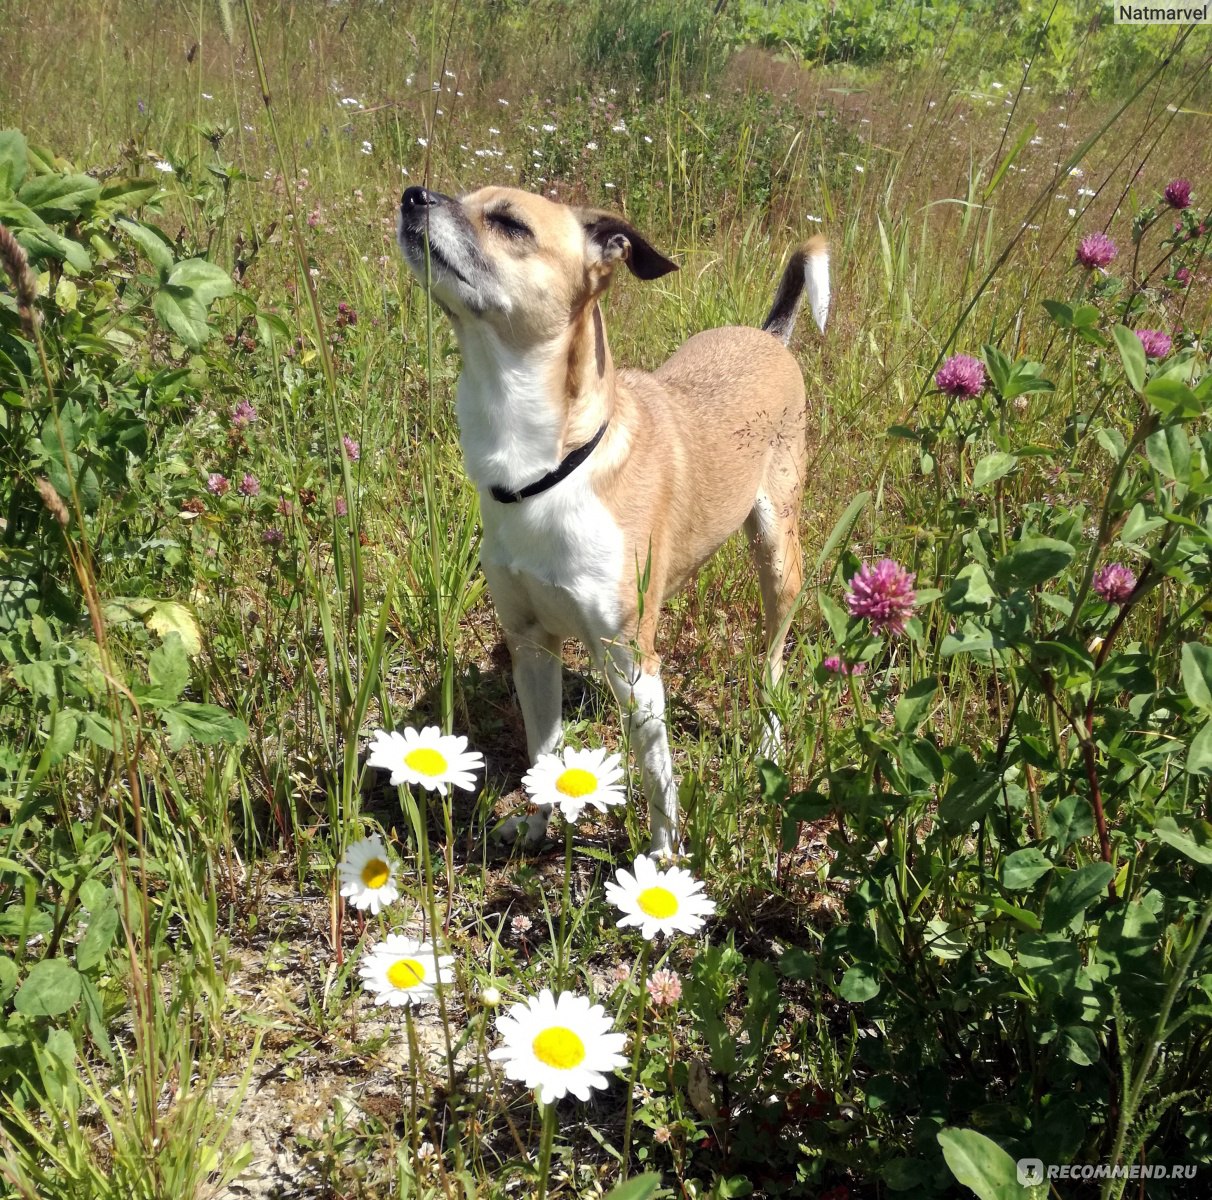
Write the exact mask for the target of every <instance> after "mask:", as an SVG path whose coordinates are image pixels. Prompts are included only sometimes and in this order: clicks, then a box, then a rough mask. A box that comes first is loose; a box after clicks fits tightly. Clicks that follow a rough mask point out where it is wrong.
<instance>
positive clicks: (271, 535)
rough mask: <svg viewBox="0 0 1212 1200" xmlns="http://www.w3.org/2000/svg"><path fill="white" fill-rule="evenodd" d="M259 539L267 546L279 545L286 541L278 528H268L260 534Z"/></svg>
mask: <svg viewBox="0 0 1212 1200" xmlns="http://www.w3.org/2000/svg"><path fill="white" fill-rule="evenodd" d="M261 540H262V541H263V542H264V543H265V544H266V545H267V546H280V545H281V544H282V543H283V542H284V541H286V535H285V534H284V533H283V532H282V531H281V530H280V529H275V528H270V529H267V530H265V532H264V533H262V534H261Z"/></svg>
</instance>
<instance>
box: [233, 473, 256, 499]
mask: <svg viewBox="0 0 1212 1200" xmlns="http://www.w3.org/2000/svg"><path fill="white" fill-rule="evenodd" d="M238 490H239V492H240V495H241V496H259V495H260V494H261V483H260V481H259V480H258V479H257V477H256V476H255V475H248V474H245V476H244V478H243V479H241V480H240V487H239V489H238Z"/></svg>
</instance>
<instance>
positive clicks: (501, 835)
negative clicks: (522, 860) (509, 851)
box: [493, 808, 551, 850]
mask: <svg viewBox="0 0 1212 1200" xmlns="http://www.w3.org/2000/svg"><path fill="white" fill-rule="evenodd" d="M550 820H551V810H550V809H546V808H538V809H533V810H531V811H529V812H520V813H515V814H514V815H513V816H512V817H509V818H507V819H506V820H504V821H502V822H501V824H500V825H498V826H497V829H496V832H495V834H494V835H493V836H494V837H495V839H496V840H497V841H498V842H500V843H501V844H502V845H504V846H516V847H518V848H519V849H521V850H537V849H538V848H539V847H540V846H541V845H542V844H543V842H544V841H545V840H546V838H547V822H548V821H550Z"/></svg>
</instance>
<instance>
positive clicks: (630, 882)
mask: <svg viewBox="0 0 1212 1200" xmlns="http://www.w3.org/2000/svg"><path fill="white" fill-rule="evenodd" d="M632 871H634V872H635V874H634V875H633V874H632V872H631V871H624V870H620V871H619V872H618V874H617V875H616V879H617V880H618V882H617V883H615V882H612V883H608V884H607V885H606V899H607V900H609V901H610V903H611V904H613V905H614V906H615V907H616V908H618V909H621V910H622V913H623V916H622V919H621V920H620V921H619V928H620V929H622V928H624V927H625V926H627V925H638V926H639V929H640V935H641V936H642V937H644V938H647V939H648V941H652V939H653V938H654V937H656V935H657V934H658V933H663V934H665V935H666V936H668V935H669V934H672V933H698V931H699V930H700V929H702V927H703V922H704V920H705V919H706V918H707V917H709V916H710V915H711V914H712V913H713V912H715V901H714V900H710V899H708V898H707V897H706V896H705V895H704V894H703V885H702V883H701V882H700V881H699V880H697V879H695V877H694V876H693V875H691V874H690V872H689V871H685V870H683V869H682V868H681V867H670V868H668V870H665V871H662V870H660V869H659V868H658V867H657V864H656V863H655V862H654V861H653V860H652V859H651V858H647V857H644V856H641V857H640V858H637V859H636V860H635V864H634V865H633V867H632Z"/></svg>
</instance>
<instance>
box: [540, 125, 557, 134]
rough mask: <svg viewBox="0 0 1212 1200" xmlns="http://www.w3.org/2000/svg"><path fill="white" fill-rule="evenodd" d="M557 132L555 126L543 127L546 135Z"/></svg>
mask: <svg viewBox="0 0 1212 1200" xmlns="http://www.w3.org/2000/svg"><path fill="white" fill-rule="evenodd" d="M555 131H556V127H555V126H554V125H550V124H548V125H544V126H543V132H544V133H555Z"/></svg>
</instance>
